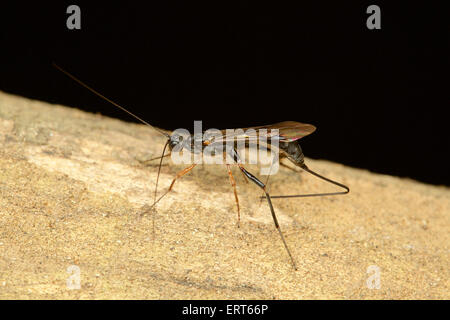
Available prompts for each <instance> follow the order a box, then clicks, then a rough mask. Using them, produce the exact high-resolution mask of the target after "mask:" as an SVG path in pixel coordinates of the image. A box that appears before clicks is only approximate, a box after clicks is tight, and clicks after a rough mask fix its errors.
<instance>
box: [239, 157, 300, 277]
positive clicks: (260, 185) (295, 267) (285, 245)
mask: <svg viewBox="0 0 450 320" xmlns="http://www.w3.org/2000/svg"><path fill="white" fill-rule="evenodd" d="M238 166H239V169H241V171H242V172H243V173H244V174H245V175H246V176H247V178H249V179H250V180H251V181H253V182H254V183H255V184H256V185H257V186H258V187H260V188H261V189H262V190H263V191H264V194H265V196H266V199H267V202H268V203H269V207H270V212H271V213H272V218H273V222H274V224H275V228H277V230H278V233H279V234H280V237H281V240H282V241H283V244H284V247H285V248H286V251H287V253H288V255H289V258H291V262H292V266H293V267H294V269H295V270H297V266H296V264H295V260H294V258H293V257H292V254H291V251H290V250H289V248H288V246H287V244H286V241H285V240H284V237H283V233H282V232H281V229H280V225H279V224H278V219H277V216H276V215H275V210H274V209H273V205H272V200H271V199H270V195H269V193H267V191H266V186H265V184H264V183H262V182H261V181H259V180H258V178H256V177H255V176H254V175H252V174H251V173H250V172H248V171H247V170H245V168H244V167H243V166H242V165H241V164H238Z"/></svg>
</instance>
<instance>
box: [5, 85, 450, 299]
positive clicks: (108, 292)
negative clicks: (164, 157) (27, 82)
mask: <svg viewBox="0 0 450 320" xmlns="http://www.w3.org/2000/svg"><path fill="white" fill-rule="evenodd" d="M147 120H149V121H150V122H151V119H147ZM308 139H314V135H312V136H311V137H308ZM0 143H1V148H0V298H2V299H11V298H14V299H15V298H25V299H37V298H44V299H46V298H57V299H59V298H69V299H80V298H81V299H84V298H94V299H99V298H137V299H181V298H187V299H197V298H215V299H217V298H219V299H228V298H234V299H240V298H249V299H305V298H313V299H315V298H338V299H339V298H356V299H360V298H362V299H366V298H375V299H378V298H383V299H386V298H387V299H391V298H394V299H411V298H432V299H448V298H450V294H449V292H450V290H449V282H448V281H449V280H448V279H449V270H450V265H449V253H450V250H449V243H450V241H449V234H450V232H449V231H450V230H449V226H450V218H449V214H450V190H449V189H448V188H445V187H438V186H430V185H425V184H422V183H417V182H415V181H411V180H408V179H399V178H396V177H391V176H385V175H379V174H373V173H370V172H368V171H365V170H359V169H353V168H348V167H344V166H342V165H339V164H334V163H330V162H327V161H316V160H310V159H307V160H306V161H307V163H308V165H309V166H310V167H311V168H312V169H314V170H316V171H318V172H320V173H322V174H324V175H326V176H329V177H331V178H333V179H336V180H339V181H342V182H344V183H346V184H348V185H349V186H350V188H351V193H350V194H349V195H347V196H339V197H328V198H327V197H324V198H309V199H296V200H283V201H281V200H274V205H275V210H276V211H277V214H278V216H279V220H280V223H281V226H282V229H283V231H284V234H285V236H286V238H287V242H288V244H289V245H290V247H291V250H292V253H293V255H294V258H295V259H296V261H297V264H298V267H299V270H298V271H297V272H295V271H294V270H293V269H292V266H291V265H290V263H289V260H288V256H287V254H286V252H285V250H284V248H283V245H282V243H281V241H280V239H279V236H278V234H277V232H276V230H275V228H274V226H273V223H272V220H271V216H270V212H269V209H268V207H267V204H266V203H264V202H263V203H262V205H260V204H259V199H258V198H259V196H260V195H261V191H260V190H259V189H258V188H257V187H256V186H254V185H253V184H247V183H245V182H244V180H243V178H242V176H241V175H240V174H239V173H238V172H237V171H236V170H234V173H235V178H236V181H237V185H238V192H239V197H240V201H241V208H242V212H241V214H242V220H241V227H240V228H237V227H236V223H237V212H236V205H235V202H234V195H233V190H232V187H231V185H230V183H229V178H228V175H227V171H226V168H225V167H224V166H209V165H205V166H198V169H197V168H196V169H195V170H194V171H193V172H192V173H190V174H189V175H187V176H186V177H184V178H183V179H182V180H180V181H179V182H177V183H176V184H175V191H174V192H173V193H172V194H170V195H168V196H167V198H165V199H164V200H162V201H161V202H160V203H159V204H158V206H157V211H156V212H149V213H148V214H147V215H144V216H142V217H141V216H140V213H142V212H144V211H145V210H146V205H147V206H148V205H150V204H152V201H153V191H154V184H155V178H156V171H157V166H156V164H155V165H153V166H149V167H144V166H142V165H141V164H140V163H139V161H137V159H145V158H149V157H152V156H158V155H159V154H160V153H161V150H162V145H163V143H164V138H163V137H162V136H160V135H158V134H157V133H156V132H154V131H153V130H152V129H150V128H148V127H145V126H143V125H136V124H131V123H125V122H121V121H118V120H114V119H109V118H106V117H103V116H100V115H93V114H88V113H85V112H81V111H79V110H76V109H71V108H66V107H63V106H56V105H50V104H47V103H43V102H39V101H32V100H29V99H24V98H21V97H17V96H13V95H9V94H5V93H1V92H0ZM349 143H351V142H349ZM385 156H388V155H385ZM181 168H182V167H180V166H175V165H172V164H171V163H170V161H167V165H165V166H164V167H163V168H162V175H161V178H160V186H161V189H160V190H161V191H162V190H164V188H167V187H168V185H169V183H170V181H171V179H172V178H173V176H174V175H175V173H176V172H177V171H179V170H180V169H181ZM250 168H251V167H250ZM253 172H256V171H255V170H254V169H253ZM270 190H271V192H272V193H273V194H282V193H292V192H293V190H296V191H297V190H298V191H305V192H306V191H308V192H309V191H312V192H314V191H315V192H319V191H327V190H334V189H333V187H332V186H329V185H327V184H326V183H324V182H322V181H320V180H318V179H316V178H314V177H312V176H308V175H307V174H305V173H299V174H293V173H292V172H290V171H289V170H287V169H285V168H281V169H280V172H279V173H278V174H277V175H276V176H274V177H273V179H272V181H271V183H270ZM153 219H154V220H153ZM153 221H154V222H155V236H154V237H153V233H152V225H153ZM71 265H77V266H79V268H80V270H81V289H79V290H69V289H68V288H67V286H66V280H67V278H68V277H69V274H68V273H67V268H68V267H69V266H71ZM371 265H375V266H378V267H379V268H380V271H381V278H380V279H381V282H380V285H381V287H380V289H378V290H377V289H369V288H368V287H367V284H366V280H367V279H368V277H369V276H370V274H368V273H367V268H368V267H369V266H371Z"/></svg>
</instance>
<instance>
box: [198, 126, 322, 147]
mask: <svg viewBox="0 0 450 320" xmlns="http://www.w3.org/2000/svg"><path fill="white" fill-rule="evenodd" d="M315 130H316V127H315V126H313V125H312V124H306V123H300V122H295V121H284V122H279V123H275V124H271V125H266V126H259V127H249V128H242V129H225V130H222V131H221V133H222V137H221V138H219V137H212V138H211V139H209V140H207V141H205V143H206V144H210V143H216V142H227V141H242V140H252V139H254V140H259V137H260V136H262V135H264V136H265V137H266V138H267V139H270V138H272V139H274V138H278V139H279V141H281V142H292V141H295V140H298V139H300V138H303V137H305V136H307V135H309V134H311V133H313V132H314V131H315Z"/></svg>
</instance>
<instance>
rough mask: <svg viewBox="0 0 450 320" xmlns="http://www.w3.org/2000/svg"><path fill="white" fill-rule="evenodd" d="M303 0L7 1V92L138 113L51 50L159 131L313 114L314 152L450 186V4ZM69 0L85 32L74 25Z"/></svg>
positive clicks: (0, 73)
mask: <svg viewBox="0 0 450 320" xmlns="http://www.w3.org/2000/svg"><path fill="white" fill-rule="evenodd" d="M292 3H294V2H292ZM295 3H297V5H295V6H294V5H287V4H281V3H279V2H271V3H269V4H265V3H261V2H255V3H250V2H246V1H238V2H231V1H225V2H218V1H205V2H196V1H185V2H169V1H158V2H157V1H147V2H131V1H128V2H122V3H121V4H116V3H112V2H98V1H95V2H93V1H91V2H84V1H71V2H65V1H58V2H55V3H46V2H39V3H37V2H29V3H28V2H14V3H10V4H9V5H3V6H2V10H1V21H0V23H1V31H0V32H1V39H0V40H1V44H0V46H1V52H0V63H1V64H0V67H1V69H0V90H3V91H6V92H10V93H15V94H19V95H23V96H26V97H30V98H35V99H40V100H44V101H49V102H52V103H59V104H65V105H69V106H73V107H76V108H80V109H84V110H88V111H91V112H100V113H102V114H105V115H108V116H112V117H118V118H122V119H125V120H127V121H134V120H133V119H132V118H130V117H129V116H128V115H126V114H124V113H123V112H122V111H120V110H117V109H116V108H115V107H113V106H111V105H110V104H108V103H107V102H105V101H102V100H101V99H99V98H98V97H96V96H94V95H93V94H92V93H90V92H89V91H87V90H86V89H84V88H82V87H80V86H79V85H78V84H76V83H75V82H73V81H72V80H70V79H68V78H67V77H66V76H64V75H63V74H61V73H60V72H59V71H57V70H56V69H54V68H53V67H52V66H51V63H52V62H56V63H57V64H59V65H60V66H62V67H63V68H65V69H67V70H68V71H69V72H71V73H73V74H75V75H76V76H77V77H79V78H80V79H82V80H83V81H85V82H86V83H88V84H89V85H90V86H92V87H94V88H95V89H97V90H98V91H100V92H102V93H103V94H104V95H106V96H107V97H109V98H111V99H112V100H114V101H116V102H118V103H120V104H122V105H124V106H126V107H127V108H128V109H129V110H130V111H132V112H134V113H136V114H138V115H139V116H141V117H142V118H144V119H145V120H147V121H148V122H150V123H151V124H153V125H156V126H159V127H162V128H165V129H171V130H173V129H176V128H179V127H182V128H187V129H189V130H192V128H193V121H194V120H203V128H204V129H207V128H220V129H222V128H236V127H248V126H254V125H264V124H270V123H275V122H278V121H284V120H294V121H300V122H306V123H311V124H314V125H315V126H316V127H317V128H318V130H317V131H316V132H315V133H314V134H313V135H311V136H309V137H307V138H305V139H304V140H302V147H303V149H304V151H305V154H306V156H309V157H312V158H322V159H329V160H332V161H336V162H340V163H344V164H347V165H350V166H354V167H360V168H367V169H369V170H371V171H375V172H382V173H387V174H393V175H399V176H407V177H411V178H414V179H418V180H421V181H424V182H429V183H436V184H446V185H450V170H449V168H448V163H449V151H448V148H449V145H450V143H449V142H450V141H449V132H448V127H449V125H448V124H449V117H448V116H447V115H446V113H445V111H446V109H448V107H449V99H448V89H449V80H448V77H449V72H448V71H449V70H448V58H449V50H448V44H449V39H450V37H449V19H448V10H446V9H445V8H444V7H443V5H444V3H445V2H444V1H442V2H433V1H423V2H413V1H403V2H402V1H390V2H381V1H360V2H358V1H325V2H323V1H320V2H319V1H309V2H304V1H296V2H295ZM70 4H77V5H79V6H80V7H81V30H68V29H67V28H66V19H67V17H68V14H66V8H67V6H68V5H70ZM370 4H377V5H379V6H380V8H381V27H382V29H381V30H369V29H368V28H367V27H366V19H367V17H368V16H369V15H368V14H367V13H366V9H367V7H368V6H369V5H370ZM0 107H1V106H0Z"/></svg>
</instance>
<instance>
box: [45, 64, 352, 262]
mask: <svg viewBox="0 0 450 320" xmlns="http://www.w3.org/2000/svg"><path fill="white" fill-rule="evenodd" d="M54 66H55V67H56V68H57V69H58V70H60V71H61V72H63V73H64V74H66V75H67V76H68V77H70V78H72V79H73V80H75V81H76V82H78V83H79V84H80V85H82V86H83V87H85V88H87V89H88V90H90V91H92V92H93V93H95V94H96V95H98V96H100V97H101V98H103V99H105V100H106V101H108V102H110V103H111V104H113V105H114V106H116V107H118V108H119V109H121V110H123V111H124V112H126V113H128V114H130V115H131V116H133V117H134V118H136V119H137V120H139V121H141V122H142V123H144V124H146V125H148V126H149V127H152V128H154V129H155V130H156V131H158V132H159V133H161V134H162V135H164V136H165V137H166V138H167V142H166V144H165V146H164V149H163V153H162V156H161V157H158V158H154V159H151V160H155V159H160V165H159V168H158V176H157V179H156V187H155V200H154V203H153V206H155V205H156V204H157V203H158V202H159V201H160V200H161V199H162V198H164V196H166V195H167V194H168V193H169V192H170V191H171V190H172V188H173V186H174V184H175V182H176V181H177V180H178V179H180V178H181V177H183V176H184V175H186V174H187V173H188V172H190V171H191V170H192V169H193V168H194V167H195V166H196V163H193V164H191V165H189V166H188V167H186V168H185V169H183V170H181V171H180V172H178V173H177V175H176V176H175V178H174V179H173V180H172V183H171V184H170V186H169V188H168V190H167V191H166V192H164V193H163V194H162V195H161V196H160V197H159V198H158V199H156V195H157V186H158V180H159V174H160V170H161V164H162V160H163V158H164V157H167V156H168V155H170V153H171V152H172V151H174V150H175V149H190V150H194V153H195V152H197V153H200V152H203V151H204V149H205V148H206V147H209V148H213V149H214V148H216V147H217V150H221V152H223V148H219V147H223V144H224V143H229V142H232V143H234V142H236V141H241V142H244V143H245V145H246V146H248V145H249V144H250V142H256V143H258V141H260V140H259V139H257V138H259V137H260V136H258V135H262V134H263V135H264V137H265V138H267V143H266V145H265V147H266V148H267V149H270V150H272V149H276V150H275V152H278V154H279V158H280V159H283V158H287V159H288V160H290V161H291V162H292V163H293V164H294V165H296V166H298V167H300V168H301V169H303V170H305V171H307V172H308V173H311V174H312V175H314V176H316V177H318V178H320V179H322V180H325V181H327V182H329V183H332V184H334V185H336V186H339V187H341V188H343V189H344V191H340V192H330V193H314V194H294V195H277V196H270V195H269V193H268V191H267V189H266V185H267V181H266V183H263V182H262V181H261V180H259V179H258V178H257V177H256V176H254V175H253V174H252V173H250V172H249V171H248V170H247V169H246V168H244V166H243V164H242V163H241V160H240V157H239V153H238V152H237V150H236V148H229V149H227V151H226V152H228V156H230V157H231V159H232V160H233V161H232V163H231V164H233V165H237V166H238V167H239V169H240V170H241V172H242V174H243V175H244V176H245V177H246V178H247V179H249V180H250V181H252V182H253V183H255V184H256V185H257V186H258V187H259V188H261V189H262V191H263V197H262V198H265V199H266V200H267V203H268V205H269V209H270V212H271V214H272V218H273V222H274V224H275V227H276V229H277V231H278V233H279V235H280V238H281V240H282V242H283V245H284V247H285V249H286V252H287V253H288V255H289V258H290V260H291V263H292V266H293V267H294V269H297V267H296V264H295V260H294V258H293V257H292V254H291V252H290V250H289V247H288V245H287V243H286V240H285V239H284V236H283V233H282V232H281V229H280V225H279V223H278V219H277V216H276V214H275V210H274V208H273V204H272V199H276V198H278V199H279V198H299V197H311V196H328V195H338V194H346V193H348V192H349V191H350V190H349V188H348V187H347V186H345V185H344V184H341V183H339V182H336V181H334V180H331V179H329V178H326V177H324V176H322V175H320V174H318V173H316V172H314V171H312V170H311V169H309V168H308V167H307V166H306V164H305V162H304V155H303V151H302V149H301V147H300V144H299V140H300V139H301V138H302V137H304V136H307V135H309V134H311V133H313V132H314V131H315V129H316V128H315V127H314V126H313V125H310V124H304V123H300V122H295V121H285V122H280V123H276V124H272V125H267V126H260V127H252V128H246V129H243V130H242V131H243V132H248V130H249V129H254V130H255V132H257V135H256V136H254V137H252V136H249V135H248V134H245V133H235V132H236V131H233V132H234V133H232V134H229V133H228V131H226V130H223V131H222V139H220V140H218V139H216V138H214V137H213V138H205V137H204V136H201V137H196V136H194V139H191V140H187V141H186V140H180V137H179V135H177V134H172V135H169V134H167V133H165V132H164V131H162V130H159V129H157V128H155V127H153V126H151V125H150V124H149V123H147V122H146V121H144V120H142V119H141V118H139V117H138V116H136V115H134V114H133V113H131V112H130V111H128V110H126V109H125V108H123V107H122V106H120V105H118V104H117V103H115V102H114V101H112V100H110V99H108V98H106V97H105V96H103V95H102V94H100V93H98V92H97V91H95V90H94V89H92V88H90V87H89V86H87V85H86V84H84V83H83V82H81V81H80V80H78V79H77V78H76V77H74V76H73V75H71V74H70V73H68V72H67V71H65V70H63V69H62V68H60V67H59V66H57V65H56V64H54ZM261 129H263V130H261ZM240 132H241V131H240ZM199 139H200V140H199ZM274 141H276V142H277V143H276V145H277V146H275V143H274ZM196 142H197V143H200V146H201V147H200V149H195V148H193V147H195V143H196ZM167 147H168V148H169V153H168V154H165V152H166V149H167ZM280 163H281V162H280ZM231 164H230V163H227V164H226V167H227V171H228V175H229V177H230V182H231V185H232V186H233V189H234V195H235V200H236V205H237V210H238V222H239V219H240V207H239V199H238V195H237V191H236V183H235V180H234V177H233V175H232V173H231V168H230V166H231ZM281 164H282V163H281Z"/></svg>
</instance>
